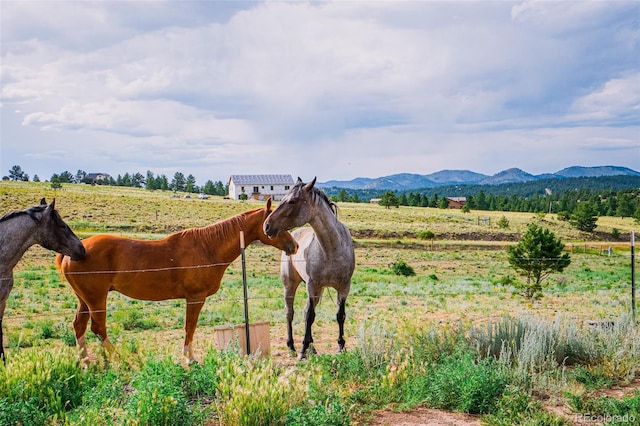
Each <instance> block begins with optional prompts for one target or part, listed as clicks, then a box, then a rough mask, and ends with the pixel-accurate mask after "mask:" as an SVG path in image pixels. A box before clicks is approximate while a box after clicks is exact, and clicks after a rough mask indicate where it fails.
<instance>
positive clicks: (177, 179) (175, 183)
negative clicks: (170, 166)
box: [171, 172, 187, 191]
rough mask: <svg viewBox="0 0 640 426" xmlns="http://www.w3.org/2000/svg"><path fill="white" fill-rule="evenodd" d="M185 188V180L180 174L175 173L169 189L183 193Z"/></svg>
mask: <svg viewBox="0 0 640 426" xmlns="http://www.w3.org/2000/svg"><path fill="white" fill-rule="evenodd" d="M186 186H187V180H186V179H185V177H184V175H183V174H182V173H181V172H176V173H175V174H174V175H173V180H172V181H171V189H172V190H174V191H184V189H185V187H186Z"/></svg>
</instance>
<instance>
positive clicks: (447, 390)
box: [403, 351, 510, 414]
mask: <svg viewBox="0 0 640 426" xmlns="http://www.w3.org/2000/svg"><path fill="white" fill-rule="evenodd" d="M509 381H510V378H509V373H508V371H507V369H506V368H504V366H503V365H501V364H500V363H499V362H498V361H496V360H495V359H493V358H485V359H482V360H480V361H478V362H476V360H475V354H474V353H473V352H472V351H466V352H464V353H461V354H460V353H459V354H451V355H447V356H445V357H443V358H442V359H441V360H439V362H437V363H436V364H432V365H429V366H427V367H426V371H425V372H424V373H423V374H414V375H412V376H411V377H409V379H408V380H407V382H406V383H405V384H404V385H403V389H404V395H405V399H406V400H407V401H406V402H413V403H419V402H424V403H426V404H427V405H429V406H430V407H433V408H440V409H444V410H454V411H462V412H465V413H473V414H482V413H489V412H491V411H493V410H494V408H495V406H496V404H497V402H498V400H499V398H500V397H501V396H502V394H503V393H504V391H505V389H506V386H507V384H508V383H509Z"/></svg>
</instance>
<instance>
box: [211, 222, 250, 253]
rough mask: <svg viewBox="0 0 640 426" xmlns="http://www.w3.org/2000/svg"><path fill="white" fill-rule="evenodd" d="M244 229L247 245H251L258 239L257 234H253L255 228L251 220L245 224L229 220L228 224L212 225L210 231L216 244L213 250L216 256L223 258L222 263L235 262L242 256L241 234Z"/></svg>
mask: <svg viewBox="0 0 640 426" xmlns="http://www.w3.org/2000/svg"><path fill="white" fill-rule="evenodd" d="M216 227H217V229H216ZM243 228H246V229H245V230H244V232H243V233H244V240H245V245H249V244H250V243H252V242H253V241H255V240H257V239H258V237H257V234H256V233H255V232H251V230H252V229H253V228H255V226H252V225H251V223H250V220H246V221H244V222H243V221H235V220H228V221H227V222H222V223H218V224H216V225H212V226H211V227H210V228H209V229H208V232H210V233H211V235H210V237H211V238H212V240H213V242H214V244H213V245H212V247H211V248H212V249H213V250H214V252H215V253H216V256H218V257H220V258H221V259H219V260H220V261H223V262H233V261H234V260H235V259H236V258H237V257H238V256H240V253H241V251H240V232H241V231H243ZM214 229H215V231H214Z"/></svg>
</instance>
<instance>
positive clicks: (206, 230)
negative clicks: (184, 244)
mask: <svg viewBox="0 0 640 426" xmlns="http://www.w3.org/2000/svg"><path fill="white" fill-rule="evenodd" d="M258 210H262V208H257V209H253V210H248V211H246V212H242V213H240V214H237V215H235V216H232V217H230V218H227V219H223V220H221V221H219V222H216V223H212V224H211V225H207V226H204V227H202V228H191V229H185V230H184V231H180V232H178V233H177V234H178V235H181V236H189V235H196V236H203V237H207V238H209V239H212V240H215V241H223V240H225V239H227V238H232V237H235V236H236V235H237V234H235V232H238V231H240V230H242V229H243V228H244V225H245V224H246V222H247V216H248V215H251V214H252V213H255V212H257V211H258Z"/></svg>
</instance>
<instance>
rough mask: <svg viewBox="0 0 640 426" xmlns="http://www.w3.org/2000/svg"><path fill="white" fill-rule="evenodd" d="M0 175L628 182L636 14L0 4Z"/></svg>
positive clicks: (636, 122)
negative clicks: (619, 177)
mask: <svg viewBox="0 0 640 426" xmlns="http://www.w3.org/2000/svg"><path fill="white" fill-rule="evenodd" d="M0 19H1V26H2V29H1V61H2V62H1V78H2V80H1V84H2V87H1V90H2V91H1V100H0V102H1V104H0V105H1V106H0V112H1V114H2V116H1V130H0V138H1V139H0V143H1V159H0V167H1V168H0V175H6V174H8V171H9V169H10V168H11V167H12V166H13V165H20V166H21V167H22V169H23V170H24V171H25V172H26V173H27V174H29V176H31V177H33V175H36V174H37V175H38V176H39V177H40V178H41V179H42V180H44V179H49V177H50V176H51V175H52V174H53V173H60V172H62V171H70V172H72V173H73V174H75V172H76V171H77V170H78V169H81V170H84V171H86V172H106V173H109V174H111V175H113V176H117V175H118V174H124V173H125V172H130V173H135V172H140V173H143V174H146V171H147V170H151V171H152V172H153V173H154V174H156V175H158V174H166V175H167V176H169V177H172V176H173V174H174V173H175V172H176V171H181V172H183V173H184V174H185V175H186V174H193V175H194V176H195V177H196V180H197V183H198V184H204V182H205V181H206V180H208V179H211V180H214V181H217V180H222V181H223V182H224V181H226V180H227V179H228V177H229V175H231V174H253V173H264V174H272V173H278V174H279V173H287V174H291V175H293V176H294V178H295V177H297V176H300V177H302V178H303V180H305V181H306V180H309V179H311V178H312V177H313V176H317V177H318V180H319V181H321V182H322V181H327V180H331V179H339V180H349V179H353V178H356V177H379V176H385V175H389V174H394V173H403V172H408V173H418V174H429V173H433V172H437V171H440V170H443V169H467V170H472V171H475V172H478V173H484V174H488V175H493V174H495V173H497V172H500V171H501V170H504V169H507V168H511V167H518V168H521V169H523V170H525V171H526V172H529V173H532V174H541V173H546V172H555V171H558V170H560V169H562V168H564V167H568V166H574V165H579V166H599V165H616V166H625V167H629V168H632V169H634V170H640V49H639V44H640V2H637V1H619V0H616V1H553V2H552V1H523V2H522V1H517V2H509V1H468V2H459V1H439V2H436V1H412V2H409V1H314V2H279V1H266V2H249V1H244V2H230V1H171V2H161V1H105V2H93V1H92V2H88V1H74V2H62V1H11V0H2V2H1V3H0Z"/></svg>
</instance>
